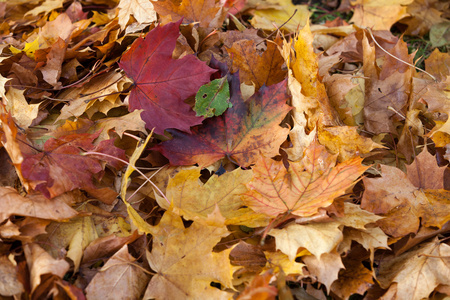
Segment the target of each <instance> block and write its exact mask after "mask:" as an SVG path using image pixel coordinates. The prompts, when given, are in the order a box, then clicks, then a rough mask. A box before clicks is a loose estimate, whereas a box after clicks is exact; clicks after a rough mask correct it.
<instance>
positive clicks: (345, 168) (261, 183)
mask: <svg viewBox="0 0 450 300" xmlns="http://www.w3.org/2000/svg"><path fill="white" fill-rule="evenodd" d="M361 162H362V159H361V158H359V157H357V158H353V159H350V160H347V161H346V162H344V163H341V164H338V165H337V166H335V163H336V156H335V155H331V154H329V153H328V152H327V151H326V149H325V147H324V146H322V145H320V144H319V143H318V142H313V143H312V144H311V145H310V146H309V147H308V148H307V149H306V150H305V155H304V157H303V158H302V159H301V160H300V161H298V162H291V163H290V165H289V168H288V169H286V168H285V167H284V165H283V162H281V161H275V160H272V159H269V158H264V157H261V158H260V160H259V161H258V162H257V163H256V165H255V166H254V167H253V172H254V173H255V175H254V178H253V179H252V181H250V182H249V183H248V184H247V188H248V189H249V190H250V191H249V192H247V193H245V194H244V195H243V200H244V202H245V203H246V204H247V205H248V206H249V207H250V208H252V209H253V210H255V211H257V212H260V213H264V214H266V215H269V216H273V217H276V216H278V215H279V214H282V213H292V214H294V215H297V216H303V217H306V216H312V215H314V214H316V213H317V211H318V209H319V208H321V207H327V206H329V205H331V204H332V203H333V200H334V198H336V197H338V196H340V195H342V194H343V193H344V192H345V190H346V189H347V188H349V187H351V186H352V185H353V184H354V182H355V180H356V179H357V178H358V177H359V176H361V175H362V174H363V173H364V171H366V170H367V168H368V167H367V166H363V165H361Z"/></svg>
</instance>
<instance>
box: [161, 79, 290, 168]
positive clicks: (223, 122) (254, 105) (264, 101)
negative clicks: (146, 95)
mask: <svg viewBox="0 0 450 300" xmlns="http://www.w3.org/2000/svg"><path fill="white" fill-rule="evenodd" d="M239 86H240V85H239V76H238V75H237V73H235V74H233V75H232V76H231V83H230V94H231V99H230V102H231V103H232V104H233V107H231V108H228V109H227V110H226V111H225V113H224V114H223V115H221V116H220V117H215V118H210V119H207V120H205V122H204V123H203V125H201V126H196V127H193V128H192V134H187V133H184V132H180V131H176V130H169V132H170V133H171V134H172V136H173V139H172V140H170V141H166V142H163V143H162V144H160V145H157V146H156V147H154V148H153V149H156V150H158V151H160V152H161V153H162V154H163V155H164V156H166V157H167V158H168V159H169V160H170V163H171V164H172V165H191V164H195V163H197V164H199V166H201V167H204V166H208V165H210V164H212V163H214V162H216V161H217V160H219V159H221V158H223V157H225V156H226V157H228V158H229V159H230V160H232V161H233V162H235V163H237V164H238V165H240V166H249V165H251V164H253V163H255V162H256V161H257V160H258V157H260V156H261V154H262V155H265V156H267V157H272V156H275V155H278V152H279V148H280V145H281V144H282V143H283V142H284V141H285V140H286V137H287V134H288V132H289V129H288V128H282V127H281V126H279V124H280V123H281V121H282V120H283V119H284V117H285V116H286V114H287V113H288V112H289V110H290V109H291V108H290V106H288V105H287V104H286V101H287V100H288V99H289V96H288V95H287V94H286V80H284V81H282V82H280V83H278V84H274V85H271V86H269V87H266V86H262V87H261V88H260V89H259V90H258V92H257V93H255V94H254V95H253V96H252V97H250V98H249V99H247V100H246V101H244V100H243V99H242V95H241V92H240V90H239Z"/></svg>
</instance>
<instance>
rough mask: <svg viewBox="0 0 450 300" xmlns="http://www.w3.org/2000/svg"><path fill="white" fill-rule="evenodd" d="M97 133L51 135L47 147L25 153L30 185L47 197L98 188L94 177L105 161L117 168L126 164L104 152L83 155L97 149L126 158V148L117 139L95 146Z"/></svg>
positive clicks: (26, 176)
mask: <svg viewBox="0 0 450 300" xmlns="http://www.w3.org/2000/svg"><path fill="white" fill-rule="evenodd" d="M99 133H100V132H98V133H95V134H90V133H81V134H70V135H66V136H62V137H60V138H58V139H55V138H51V139H49V140H48V141H47V142H45V144H44V150H43V151H42V152H38V153H35V154H25V153H23V157H24V160H23V162H22V164H21V167H22V175H23V177H24V178H25V179H26V180H27V181H28V182H29V184H30V186H31V187H32V188H33V189H34V190H36V191H39V192H41V193H42V194H43V195H44V196H45V197H47V198H53V197H56V196H58V195H61V194H63V193H65V192H68V191H71V190H74V189H77V188H81V189H83V188H86V189H96V186H95V185H94V182H93V179H94V177H95V176H97V177H100V176H101V172H102V171H103V167H102V161H105V160H106V161H108V162H110V164H111V165H112V166H113V167H115V168H121V167H123V164H122V163H119V164H118V163H117V160H113V159H109V158H105V157H103V156H101V157H100V156H95V157H91V156H83V155H82V153H83V152H84V151H96V152H101V153H105V154H109V155H111V156H114V157H118V158H120V159H122V160H124V159H126V157H125V151H124V150H121V149H118V148H116V147H114V144H113V140H106V141H102V142H101V143H99V145H97V146H95V145H94V144H93V141H94V139H96V138H97V137H98V135H99Z"/></svg>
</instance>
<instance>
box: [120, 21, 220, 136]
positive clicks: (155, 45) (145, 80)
mask: <svg viewBox="0 0 450 300" xmlns="http://www.w3.org/2000/svg"><path fill="white" fill-rule="evenodd" d="M180 23H181V20H180V21H179V22H177V23H169V24H167V25H164V26H158V27H156V28H155V29H153V30H152V31H150V32H149V33H148V34H147V36H146V37H145V39H143V38H139V39H137V40H136V41H135V42H134V43H133V45H132V46H131V48H130V49H129V50H128V51H127V52H126V53H125V54H124V55H123V56H122V59H121V60H120V63H119V66H120V67H121V68H122V70H124V71H125V73H126V74H127V76H128V77H130V78H131V79H132V80H133V82H134V88H133V89H132V90H131V92H130V100H129V101H130V105H129V110H130V111H133V110H135V109H143V110H144V111H143V112H142V113H141V117H142V120H143V121H144V122H145V123H146V127H147V128H148V129H153V128H155V131H154V132H155V133H157V134H163V133H164V130H165V129H167V128H176V129H179V130H181V131H186V132H190V127H191V126H194V125H198V124H200V123H201V122H202V121H203V118H199V117H197V116H196V115H195V112H194V111H193V110H192V109H191V107H190V106H189V105H188V104H186V103H184V100H186V99H187V98H189V97H190V96H193V95H195V94H196V92H197V91H198V89H199V88H200V87H201V86H202V85H204V84H206V83H208V82H209V81H210V76H211V74H213V73H214V72H216V71H215V70H214V69H211V68H210V67H208V66H207V65H206V64H205V63H204V62H202V61H200V60H198V59H197V58H196V57H195V56H194V55H186V56H184V57H183V58H181V59H172V52H173V50H174V49H175V45H176V41H177V38H178V36H179V30H178V27H179V25H180Z"/></svg>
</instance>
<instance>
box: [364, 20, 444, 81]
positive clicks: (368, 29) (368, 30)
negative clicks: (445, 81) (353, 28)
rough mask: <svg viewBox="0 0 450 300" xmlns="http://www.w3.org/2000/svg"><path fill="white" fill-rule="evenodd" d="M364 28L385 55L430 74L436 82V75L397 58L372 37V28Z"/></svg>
mask: <svg viewBox="0 0 450 300" xmlns="http://www.w3.org/2000/svg"><path fill="white" fill-rule="evenodd" d="M366 30H367V32H369V34H370V36H371V37H372V40H373V42H374V43H375V44H376V45H377V46H378V47H379V48H380V49H381V50H383V51H384V52H385V53H386V54H387V55H389V56H391V57H393V58H395V59H396V60H398V61H400V62H402V63H404V64H405V65H408V66H410V67H413V68H415V69H416V70H419V71H422V72H424V73H425V74H427V75H428V76H430V77H431V78H433V80H434V82H438V81H437V79H436V77H434V76H433V75H431V74H430V73H428V72H427V71H425V70H423V69H421V68H419V67H416V66H415V65H413V64H410V63H409V62H406V61H404V60H402V59H400V58H398V57H397V56H395V55H393V54H391V53H389V52H388V51H386V50H385V49H384V48H383V47H381V45H380V44H378V42H377V40H376V39H375V37H374V36H373V34H372V29H370V28H369V27H366Z"/></svg>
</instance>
